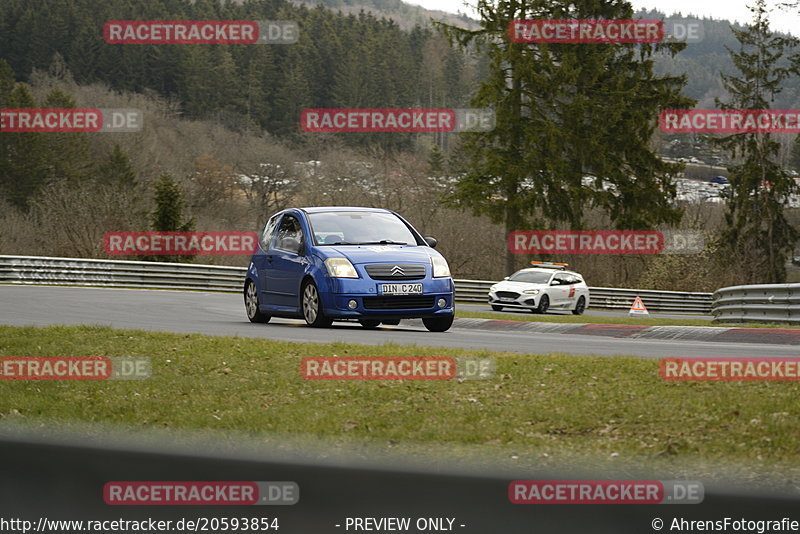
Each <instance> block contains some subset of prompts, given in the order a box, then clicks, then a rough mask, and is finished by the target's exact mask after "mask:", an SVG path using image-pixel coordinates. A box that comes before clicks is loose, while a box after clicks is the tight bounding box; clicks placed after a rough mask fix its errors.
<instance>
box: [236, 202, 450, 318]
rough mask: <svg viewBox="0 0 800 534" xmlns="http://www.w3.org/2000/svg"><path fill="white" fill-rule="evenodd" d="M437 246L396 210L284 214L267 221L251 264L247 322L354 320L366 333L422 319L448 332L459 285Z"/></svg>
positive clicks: (294, 211)
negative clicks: (455, 284) (454, 280)
mask: <svg viewBox="0 0 800 534" xmlns="http://www.w3.org/2000/svg"><path fill="white" fill-rule="evenodd" d="M435 246H436V240H435V239H434V238H432V237H422V236H421V235H420V234H419V232H417V231H416V230H415V229H414V227H413V226H411V224H409V223H408V222H407V221H406V220H405V219H403V218H402V217H401V216H400V215H398V214H397V213H395V212H393V211H391V210H386V209H378V208H353V207H314V208H293V209H287V210H284V211H281V212H280V213H278V214H276V215H274V216H273V217H271V218H270V219H269V221H267V224H266V226H265V227H264V231H263V232H262V234H261V238H260V239H259V246H258V249H257V250H256V251H255V253H254V254H253V257H252V258H251V260H250V267H249V268H248V270H247V278H246V279H245V284H244V303H245V309H246V310H247V317H248V318H249V319H250V321H252V322H254V323H266V322H268V321H269V320H270V318H272V317H292V318H303V319H305V321H306V323H308V325H310V326H315V327H326V326H330V325H331V323H332V322H333V321H334V320H347V319H350V320H358V321H359V322H360V323H361V325H362V326H363V327H364V328H377V327H378V326H379V325H380V324H381V323H383V324H390V325H396V324H399V322H400V320H401V319H410V318H420V319H422V322H423V323H424V324H425V327H426V328H427V329H428V330H430V331H432V332H444V331H446V330H448V329H449V328H450V326H451V325H452V324H453V316H454V314H455V303H454V296H455V286H454V284H453V279H452V277H451V276H450V268H449V267H448V265H447V261H445V259H444V257H443V256H442V255H441V254H439V253H438V252H437V251H436V250H434V247H435Z"/></svg>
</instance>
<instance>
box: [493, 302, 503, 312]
mask: <svg viewBox="0 0 800 534" xmlns="http://www.w3.org/2000/svg"><path fill="white" fill-rule="evenodd" d="M492 309H493V310H494V311H503V307H502V306H498V305H497V304H492Z"/></svg>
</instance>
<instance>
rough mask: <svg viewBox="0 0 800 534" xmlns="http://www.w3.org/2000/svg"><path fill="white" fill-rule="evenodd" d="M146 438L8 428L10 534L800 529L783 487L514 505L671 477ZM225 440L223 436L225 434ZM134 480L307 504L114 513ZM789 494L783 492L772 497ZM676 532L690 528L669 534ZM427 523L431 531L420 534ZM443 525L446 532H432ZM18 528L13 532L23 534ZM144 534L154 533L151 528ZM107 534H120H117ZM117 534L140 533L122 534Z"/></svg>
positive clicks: (4, 439)
mask: <svg viewBox="0 0 800 534" xmlns="http://www.w3.org/2000/svg"><path fill="white" fill-rule="evenodd" d="M136 432H137V437H131V432H127V433H125V434H124V435H122V434H121V435H118V436H116V437H114V436H111V435H109V434H107V433H106V432H102V431H98V429H94V430H92V431H91V432H89V431H87V432H84V433H83V435H80V434H78V433H77V431H73V433H72V434H68V435H62V434H60V433H58V432H55V431H53V430H49V431H45V430H43V429H42V430H39V431H36V434H34V433H32V432H31V431H27V432H18V431H14V432H11V431H9V429H8V426H6V428H5V429H3V430H0V458H2V459H3V471H2V476H0V524H2V521H4V520H5V521H9V520H11V519H18V520H24V521H30V522H31V524H32V525H33V527H36V526H37V525H40V526H41V528H39V529H38V530H37V529H36V528H30V529H29V530H28V531H29V532H31V531H38V532H58V533H59V534H60V533H63V532H81V531H83V532H85V531H88V530H95V529H87V528H86V526H87V525H85V524H84V525H82V526H81V525H76V524H73V526H72V528H69V527H64V526H62V527H61V528H54V526H53V524H52V522H53V521H58V520H72V521H84V522H86V521H89V520H91V521H113V520H127V521H130V520H136V521H142V520H147V519H152V520H154V521H172V526H173V528H172V529H171V531H172V532H186V531H195V530H199V531H210V532H220V531H223V530H229V528H223V527H220V525H221V524H222V522H221V519H220V518H227V521H228V522H229V525H230V522H231V520H232V518H238V519H239V521H240V524H241V522H243V521H244V520H247V519H249V518H259V520H260V518H268V519H270V520H271V519H274V518H276V519H277V522H278V523H277V524H278V526H279V530H278V532H279V533H280V534H294V533H298V534H311V533H313V534H327V533H336V534H341V533H343V532H347V531H351V532H352V531H354V530H365V529H354V528H352V526H351V527H350V528H345V525H346V524H347V521H348V518H350V519H351V520H352V518H374V519H375V520H376V521H379V520H380V519H381V518H408V519H409V522H410V526H409V528H406V529H388V530H398V531H400V532H406V533H420V532H440V531H448V532H459V533H464V534H470V533H474V534H487V533H500V532H501V533H503V534H531V533H532V532H559V533H565V534H573V533H575V534H579V533H589V532H590V533H597V534H612V533H613V534H625V533H636V534H643V533H653V532H657V531H659V530H661V531H662V532H696V531H697V529H695V528H689V527H688V525H689V524H691V523H688V522H691V521H724V519H725V518H730V519H731V520H736V521H740V520H741V521H747V522H749V521H752V522H754V523H753V526H752V528H751V529H742V531H747V532H759V531H761V532H767V531H769V532H776V531H779V530H780V529H779V528H775V527H772V528H771V529H769V530H757V528H758V525H757V523H755V522H757V521H761V522H763V521H765V520H770V521H781V520H782V519H784V518H785V519H787V520H800V517H799V516H798V510H800V498H798V495H797V488H796V487H794V486H792V485H790V484H786V483H785V482H784V483H783V485H782V487H783V488H784V490H783V493H777V492H776V493H772V494H769V495H767V494H763V493H759V492H758V491H755V490H753V489H742V488H748V487H749V486H747V485H745V486H736V484H735V483H732V482H728V483H726V484H725V485H724V486H721V485H720V486H716V487H715V486H714V485H713V484H709V483H708V482H703V481H702V480H700V482H703V485H704V486H705V491H704V499H703V501H702V502H701V503H700V504H682V505H674V504H672V505H671V504H622V505H620V504H606V505H600V504H594V505H559V504H512V503H511V501H510V496H509V485H510V484H511V483H512V482H513V481H516V480H540V481H542V480H544V481H546V480H551V481H554V480H576V479H582V480H618V479H625V480H656V479H659V478H660V479H662V480H663V479H665V477H663V476H662V477H658V476H654V475H653V474H652V473H641V472H639V473H636V474H632V473H631V472H630V468H629V467H627V466H625V467H623V466H621V467H619V468H618V469H619V472H618V473H609V472H601V471H594V472H581V473H580V474H579V476H576V472H575V469H574V468H569V467H568V468H569V469H570V470H569V472H563V473H559V472H558V471H557V468H555V467H550V468H548V469H550V470H549V471H544V470H537V471H535V472H533V471H530V470H521V469H520V470H513V471H509V470H508V468H505V469H501V468H496V469H492V468H489V467H483V468H482V469H481V470H476V469H471V470H467V471H463V470H461V471H459V470H455V469H451V468H450V467H449V466H450V465H455V464H457V463H460V464H461V465H464V462H463V459H462V461H460V462H459V461H458V460H457V459H456V458H453V461H452V463H448V462H447V461H440V460H441V459H440V460H437V461H436V464H435V466H434V465H431V464H427V465H426V464H416V465H411V464H401V463H398V462H397V460H392V459H390V458H388V457H374V458H372V459H366V460H365V459H364V457H365V456H368V455H367V454H366V453H365V450H363V449H362V450H360V451H359V453H358V454H355V453H352V454H349V455H348V454H345V453H344V452H342V451H343V450H344V449H340V450H339V451H338V452H337V451H335V450H327V451H325V450H317V451H316V453H312V451H311V450H309V449H307V447H304V446H302V444H299V443H294V444H292V447H291V450H292V451H293V452H292V453H291V455H288V454H287V453H283V456H281V455H280V453H276V451H280V450H287V449H286V448H285V447H282V446H280V445H281V444H280V443H279V442H278V441H276V439H275V438H274V437H272V438H270V439H269V441H268V444H266V442H264V441H262V442H261V444H260V445H258V444H257V442H250V443H247V442H246V441H245V440H246V439H247V438H243V439H236V440H234V439H232V438H233V436H230V435H228V436H225V443H226V444H223V443H222V442H218V441H211V439H210V438H207V439H205V440H203V441H196V440H195V442H184V441H182V438H179V437H178V434H176V433H170V434H169V435H167V434H165V435H162V436H161V437H160V438H158V439H154V438H157V436H149V437H148V439H147V441H143V440H142V435H143V431H141V430H137V431H136ZM217 439H220V440H221V439H223V437H222V436H221V435H220V437H219V438H217ZM232 443H236V445H231V444H232ZM245 444H246V445H245ZM441 452H442V453H444V452H445V451H444V450H442V451H441ZM381 456H383V455H382V454H381ZM420 461H421V460H420ZM620 473H625V476H620ZM125 481H143V482H144V481H231V482H243V481H284V482H288V481H290V482H293V483H295V484H296V486H295V487H296V488H297V489H298V490H299V499H298V500H297V502H296V504H292V505H277V506H247V505H233V506H202V505H200V506H186V505H183V506H169V505H160V506H159V505H152V504H151V505H135V506H125V505H114V504H106V502H105V500H104V493H103V488H104V486H105V484H106V483H109V482H116V483H119V482H125ZM780 486H781V484H777V483H776V484H775V486H774V487H775V488H777V487H780ZM736 488H738V489H736ZM792 490H793V491H792ZM773 491H775V490H773ZM420 518H421V519H423V521H422V522H420ZM181 519H183V520H184V522H185V521H187V520H191V521H197V520H200V521H201V522H202V521H205V524H206V528H202V526H201V527H200V528H199V529H197V528H194V529H190V528H183V529H175V528H174V527H175V525H176V522H177V521H180V520H181ZM431 520H437V521H436V522H434V521H431ZM449 520H452V523H449ZM40 521H41V523H40ZM675 521H678V522H679V523H678V524H679V525H682V526H683V528H677V529H676V528H671V527H673V525H674V524H675V523H674V522H675ZM681 521H686V522H687V523H681ZM248 523H249V521H248ZM201 524H202V523H201ZM215 524H216V525H217V528H214V525H215ZM420 524H422V525H427V527H428V528H419V527H418V525H420ZM434 524H439V525H440V527H439V528H430V527H431V525H434ZM11 527H12V528H11V529H9V528H5V529H3V530H4V531H9V530H10V531H20V530H19V529H16V530H15V529H13V525H12V526H11ZM48 527H49V528H48ZM445 527H446V528H445ZM143 530H144V531H149V532H154V531H155V529H153V528H149V529H148V528H145V529H143ZM253 530H254V531H256V530H259V529H253ZM270 530H274V529H270ZM366 530H370V529H366ZM372 530H378V529H372ZM700 530H703V529H700ZM706 530H707V529H706ZM711 530H721V531H726V532H732V531H733V530H732V528H731V526H730V525H729V526H728V529H727V530H725V529H722V528H711ZM100 531H105V532H111V531H112V530H110V529H109V527H107V528H105V529H100ZM113 531H117V532H123V531H131V530H129V529H118V528H115V529H113ZM237 531H243V530H242V529H241V528H240V529H238V530H237ZM260 531H262V532H263V531H265V530H260ZM385 531H386V530H380V532H385ZM780 531H782V532H789V531H791V530H790V529H789V528H784V529H782V530H780Z"/></svg>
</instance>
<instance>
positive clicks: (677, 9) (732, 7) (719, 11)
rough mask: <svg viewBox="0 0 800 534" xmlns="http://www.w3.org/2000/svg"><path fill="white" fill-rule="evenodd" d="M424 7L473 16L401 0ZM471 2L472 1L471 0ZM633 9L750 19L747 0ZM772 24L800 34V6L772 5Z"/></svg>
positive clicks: (432, 0) (456, 4)
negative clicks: (794, 7)
mask: <svg viewBox="0 0 800 534" xmlns="http://www.w3.org/2000/svg"><path fill="white" fill-rule="evenodd" d="M404 1H406V2H408V3H410V4H417V5H420V6H423V7H425V8H427V9H438V10H441V11H449V12H451V13H456V12H458V11H461V12H462V13H467V14H470V15H472V16H473V17H475V18H477V17H476V16H475V15H474V13H473V12H472V10H471V9H469V8H468V7H465V6H464V0H404ZM783 1H785V0H767V3H768V4H769V5H770V6H777V5H778V4H779V3H783ZM472 3H473V5H474V2H472ZM631 3H632V4H633V7H634V8H635V9H641V8H645V9H658V10H659V11H661V12H663V13H666V14H667V16H670V15H672V14H674V13H681V14H683V15H698V16H701V17H711V18H715V19H728V20H735V21H737V22H741V23H746V22H749V21H750V20H751V14H750V11H749V10H748V9H747V4H748V3H750V0H631ZM770 21H771V24H772V28H773V29H775V30H780V31H784V32H789V33H792V34H794V35H796V36H799V37H800V10H798V9H794V10H791V11H786V10H781V9H775V10H774V11H773V13H772V15H771V16H770Z"/></svg>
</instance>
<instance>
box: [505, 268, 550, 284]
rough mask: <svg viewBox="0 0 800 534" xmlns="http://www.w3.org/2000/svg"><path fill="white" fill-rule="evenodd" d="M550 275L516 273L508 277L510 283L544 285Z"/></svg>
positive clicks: (527, 272) (537, 272)
mask: <svg viewBox="0 0 800 534" xmlns="http://www.w3.org/2000/svg"><path fill="white" fill-rule="evenodd" d="M550 276H552V273H543V272H540V271H517V272H515V273H514V274H512V275H511V276H509V277H508V280H509V281H511V282H529V283H531V284H546V283H547V282H548V281H549V280H550Z"/></svg>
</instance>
